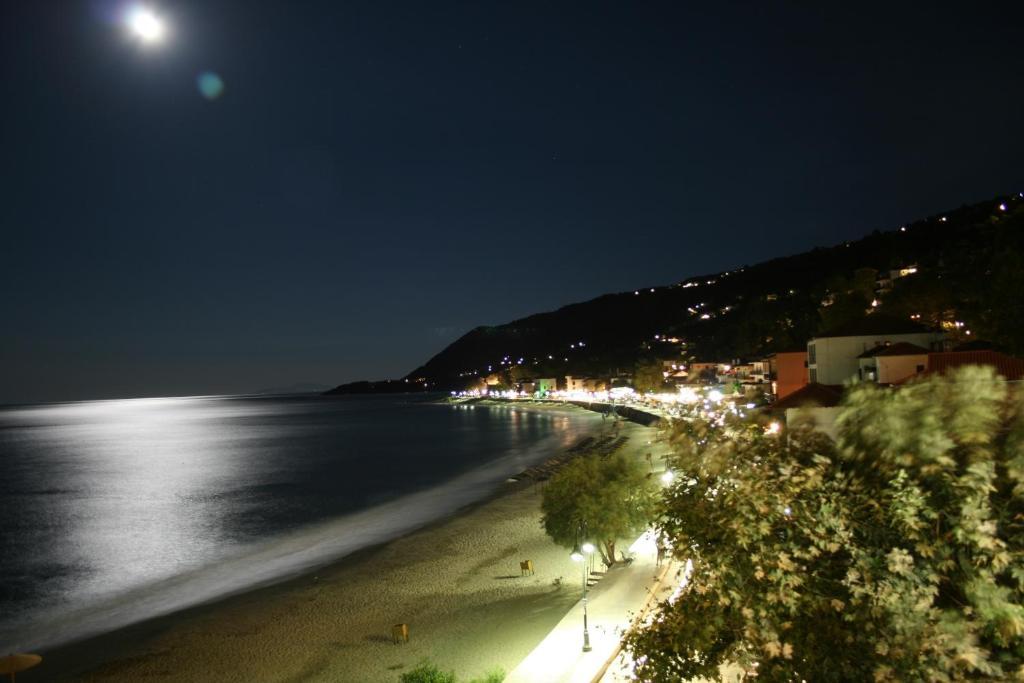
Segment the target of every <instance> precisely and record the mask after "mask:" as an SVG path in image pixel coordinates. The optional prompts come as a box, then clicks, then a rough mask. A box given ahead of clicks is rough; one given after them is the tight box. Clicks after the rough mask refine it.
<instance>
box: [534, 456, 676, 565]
mask: <svg viewBox="0 0 1024 683" xmlns="http://www.w3.org/2000/svg"><path fill="white" fill-rule="evenodd" d="M656 503H657V498H656V489H655V487H654V485H653V483H652V481H651V479H650V477H648V476H647V472H645V471H644V467H643V463H642V462H641V461H640V460H639V459H638V458H636V457H632V456H629V455H626V454H625V453H616V454H614V455H611V456H608V457H604V458H602V457H598V456H595V455H590V456H581V457H578V458H576V459H575V460H572V461H571V462H570V463H569V464H568V465H566V466H565V467H564V468H563V469H562V470H560V471H559V472H558V473H557V474H556V475H555V476H553V477H552V478H551V481H550V482H548V485H547V486H546V487H545V488H544V499H543V501H542V503H541V510H542V511H543V512H544V517H543V519H542V520H541V523H542V524H543V525H544V530H545V531H546V532H547V533H548V535H549V536H550V537H551V538H552V540H554V541H555V543H558V544H559V545H561V546H563V547H565V548H570V549H571V548H574V547H576V546H578V545H579V544H580V543H581V542H583V541H588V540H589V541H593V542H596V545H597V547H598V550H599V551H600V553H601V559H602V560H603V561H604V563H605V564H606V565H612V564H614V563H615V544H616V542H617V541H618V540H620V539H622V538H626V537H627V536H629V535H630V534H634V533H638V532H640V531H641V530H642V529H643V528H644V527H646V526H647V525H648V524H650V523H651V521H652V520H653V519H654V512H655V505H656ZM584 525H585V527H586V530H587V535H588V538H582V539H581V538H580V531H581V528H582V527H583V526H584Z"/></svg>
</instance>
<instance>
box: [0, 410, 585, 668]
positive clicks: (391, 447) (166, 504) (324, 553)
mask: <svg viewBox="0 0 1024 683" xmlns="http://www.w3.org/2000/svg"><path fill="white" fill-rule="evenodd" d="M600 423H601V418H600V416H599V415H597V414H593V413H587V412H584V411H580V410H572V409H568V408H567V409H564V410H558V409H553V410H543V411H534V410H529V409H526V408H523V407H518V406H512V405H493V406H485V405H479V404H477V405H451V404H447V403H444V402H442V401H438V400H425V399H424V398H422V397H419V396H410V395H403V396H377V397H323V396H316V395H292V396H203V397H187V398H145V399H127V400H110V401H83V402H75V403H59V404H45V405H32V406H9V407H2V408H0V651H4V652H17V651H34V650H39V649H42V648H44V647H47V646H53V645H57V644H61V643H67V642H71V641H75V640H78V639H81V638H84V637H87V636H91V635H96V634H99V633H104V632H108V631H112V630H115V629H117V628H120V627H123V626H127V625H129V624H133V623H137V622H140V621H143V620H146V619H149V618H152V617H156V616H160V615H164V614H168V613H171V612H174V611H177V610H181V609H184V608H187V607H190V606H194V605H197V604H200V603H204V602H209V601H212V600H215V599H218V598H221V597H224V596H227V595H230V594H233V593H238V592H241V591H244V590H246V589H250V588H254V587H257V586H262V585H266V584H269V583H273V582H277V581H281V580H284V579H287V578H290V577H293V576H296V575H298V574H301V573H304V572H308V571H310V570H312V569H314V568H316V567H319V566H323V565H326V564H328V563H330V562H333V561H335V560H338V559H339V558H342V557H344V556H346V555H348V554H350V553H353V552H355V551H357V550H360V549H362V548H366V547H369V546H372V545H375V544H379V543H382V542H385V541H388V540H390V539H394V538H396V537H398V536H401V535H403V534H406V533H408V532H410V531H412V530H415V529H417V528H419V527H422V526H424V525H427V524H429V523H431V522H434V521H436V520H439V519H442V518H444V517H446V516H450V515H451V514H452V513H454V512H456V511H457V510H459V509H460V508H463V507H465V506H466V505H469V504H472V503H474V502H477V501H480V500H483V499H485V498H487V497H488V496H490V495H492V494H493V493H494V492H496V491H497V490H498V489H500V488H501V487H502V486H506V485H507V484H506V481H507V480H508V479H509V478H514V477H515V476H516V475H517V474H519V473H520V472H522V471H523V470H524V469H526V468H528V467H530V466H531V465H535V464H537V463H539V462H542V461H544V460H546V459H547V458H549V457H551V456H553V455H556V454H557V453H559V452H560V451H561V450H563V449H564V448H566V447H568V446H570V445H572V444H573V443H575V442H577V441H578V440H579V439H581V438H583V437H584V436H586V435H587V434H589V433H590V432H592V431H593V430H595V429H597V428H598V426H599V425H600Z"/></svg>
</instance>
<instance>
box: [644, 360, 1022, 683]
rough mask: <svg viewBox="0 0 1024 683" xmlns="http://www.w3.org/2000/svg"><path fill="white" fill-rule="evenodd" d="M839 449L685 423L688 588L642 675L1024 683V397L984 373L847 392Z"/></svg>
mask: <svg viewBox="0 0 1024 683" xmlns="http://www.w3.org/2000/svg"><path fill="white" fill-rule="evenodd" d="M837 424H838V428H839V437H838V440H837V442H836V443H835V444H833V443H832V442H830V441H828V440H827V439H826V438H825V437H822V436H821V435H817V434H814V433H811V432H810V431H809V430H802V429H794V430H791V431H790V432H789V433H788V434H783V435H770V434H766V433H765V430H764V429H763V428H762V427H759V426H757V425H753V424H750V423H746V424H737V423H734V424H728V425H725V426H712V425H709V424H706V423H684V424H680V425H678V426H676V427H675V428H674V429H675V431H674V432H673V433H672V434H671V439H672V442H673V444H674V449H673V450H674V467H676V468H677V469H678V471H679V472H681V473H686V474H683V475H682V476H679V477H677V480H676V484H675V485H674V486H673V487H672V488H671V489H670V490H669V491H668V492H666V496H665V502H664V513H665V522H664V530H665V533H666V535H667V536H668V537H669V538H670V539H671V540H672V542H673V543H674V548H675V550H674V552H675V554H676V556H677V557H679V558H680V559H683V558H689V559H691V560H692V561H693V565H694V569H693V574H692V578H691V581H690V583H689V585H688V586H687V588H686V589H685V590H684V591H683V593H682V594H681V596H680V597H679V598H678V599H677V600H675V601H674V602H671V603H670V602H668V601H666V602H664V603H662V604H661V605H660V606H659V610H658V611H657V612H656V614H655V616H654V619H653V621H652V622H651V623H650V624H649V625H648V626H646V627H644V628H641V629H638V630H635V631H633V632H631V633H630V634H629V635H628V636H627V639H626V644H627V647H628V648H629V649H630V650H631V651H632V654H633V656H634V658H636V659H637V660H638V668H637V673H638V676H639V677H640V679H641V680H649V681H669V680H671V681H676V680H680V679H685V678H689V677H692V676H707V677H709V678H716V677H717V671H718V666H719V664H722V663H726V662H732V663H737V664H739V665H740V666H742V667H743V668H744V669H745V670H748V671H749V670H752V669H754V668H756V670H757V673H758V680H764V681H774V680H780V681H781V680H785V681H798V680H801V679H804V680H809V681H810V680H813V681H828V680H876V681H897V680H931V681H947V680H960V679H966V678H972V679H1000V680H1006V679H1011V678H1012V679H1018V680H1020V679H1024V666H1022V665H1024V606H1022V603H1024V599H1022V598H1024V563H1022V551H1024V402H1022V392H1021V390H1020V389H1019V388H1017V387H1013V388H1011V387H1010V386H1009V385H1008V384H1007V383H1005V382H1000V381H996V377H995V376H994V374H993V373H992V372H991V371H990V370H988V369H983V368H966V369H964V370H962V371H961V372H959V373H957V374H955V375H953V376H951V377H948V378H931V379H928V380H926V381H923V382H920V383H916V384H912V385H909V386H906V387H904V388H902V389H900V390H898V391H891V390H886V389H879V388H878V387H875V386H873V385H862V386H859V387H856V388H854V389H853V390H852V391H851V392H850V395H849V398H848V399H847V400H846V402H845V404H844V406H843V408H842V409H841V411H840V417H839V419H838V423H837Z"/></svg>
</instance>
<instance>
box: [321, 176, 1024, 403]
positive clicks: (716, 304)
mask: <svg viewBox="0 0 1024 683" xmlns="http://www.w3.org/2000/svg"><path fill="white" fill-rule="evenodd" d="M1022 235H1024V199H1022V197H1021V195H1013V196H1003V197H997V198H995V199H993V200H990V201H986V202H981V203H978V204H974V205H970V206H963V207H961V208H959V209H955V210H952V211H948V212H945V213H940V214H935V215H933V216H930V217H928V218H924V219H921V220H918V221H915V222H913V223H909V224H906V225H903V226H900V227H899V228H897V229H895V230H890V231H885V232H881V231H875V232H873V233H871V234H870V235H867V236H866V237H864V238H862V239H860V240H856V241H851V242H844V243H842V244H839V245H835V246H832V247H818V248H815V249H812V250H810V251H807V252H803V253H800V254H796V255H793V256H785V257H779V258H774V259H771V260H769V261H766V262H764V263H760V264H757V265H753V266H744V267H742V268H738V269H735V270H731V271H725V272H721V273H713V274H708V275H702V276H695V277H690V278H687V279H686V280H683V281H681V282H678V283H675V284H670V285H663V286H657V287H646V288H644V289H638V290H634V291H630V292H620V293H616V294H605V295H603V296H599V297H597V298H595V299H591V300H589V301H584V302H580V303H575V304H570V305H568V306H564V307H562V308H559V309H558V310H555V311H549V312H545V313H538V314H535V315H531V316H528V317H526V318H522V319H519V320H514V321H512V322H509V323H506V324H503V325H495V326H484V327H477V328H474V329H473V330H471V331H469V332H467V333H466V334H465V335H463V336H462V337H460V338H459V339H457V340H456V341H455V342H453V343H452V344H450V345H449V346H448V347H446V348H445V349H443V350H442V351H441V352H440V353H438V354H437V355H435V356H434V357H433V358H431V359H430V360H428V361H427V362H426V363H425V364H423V365H422V366H420V367H418V368H416V369H415V370H413V371H412V372H410V373H409V374H408V375H406V376H405V377H403V378H400V379H399V380H389V381H385V382H361V383H360V382H357V383H352V384H349V385H342V386H340V387H337V388H335V389H333V390H331V392H329V393H350V392H375V391H403V390H410V389H414V390H421V389H424V388H429V389H431V390H441V389H443V390H448V389H456V388H462V387H463V386H466V385H468V384H470V383H471V382H473V381H478V380H479V378H481V377H483V376H486V375H488V374H492V373H505V374H506V375H509V374H510V373H511V375H512V378H515V376H518V377H525V376H531V377H551V376H556V377H557V376H562V375H566V374H576V375H603V376H609V375H614V374H616V373H617V372H620V371H632V369H633V368H634V366H635V365H636V364H637V362H639V361H643V360H649V359H658V358H689V359H693V358H698V359H702V360H724V359H735V358H753V357H757V356H763V355H765V354H768V353H771V352H774V351H780V350H786V349H790V348H800V347H802V346H803V344H804V343H805V342H806V340H807V339H808V338H810V337H811V336H812V335H814V334H815V333H816V332H819V331H821V329H823V328H824V327H827V326H830V325H831V324H836V323H839V322H842V321H843V320H845V319H848V318H850V317H854V316H863V315H864V314H865V313H866V312H870V311H873V310H881V311H885V312H886V313H887V314H891V315H898V316H905V317H907V318H912V319H914V320H919V321H920V322H922V323H925V324H928V325H929V326H932V327H941V328H943V329H946V330H947V331H949V332H950V333H951V334H952V335H953V336H957V335H959V336H960V337H963V338H964V340H970V339H977V338H979V337H980V336H983V337H984V338H986V339H990V340H992V341H996V342H998V343H1000V344H1001V345H1002V346H1004V347H1005V348H1007V349H1008V350H1011V351H1016V352H1020V351H1021V350H1022V349H1021V346H1022V345H1024V343H1022V340H1021V339H1020V337H1021V334H1022V332H1021V330H1020V329H1018V328H1021V327H1024V325H1021V324H1019V322H1017V321H1020V320H1024V310H1022V308H1021V306H1022V304H1021V302H1020V296H1019V294H1017V293H1019V292H1020V291H1021V285H1022V284H1024V280H1022V277H1024V274H1022V273H1024V262H1022V260H1021V253H1022V252H1024V241H1022ZM892 271H896V272H895V273H893V272H892ZM901 271H902V272H903V276H901V275H900V272H901ZM893 275H895V277H893ZM1011 293H1012V294H1011ZM958 323H959V324H958ZM970 335H973V337H972V336H970Z"/></svg>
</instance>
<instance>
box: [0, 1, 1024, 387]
mask: <svg viewBox="0 0 1024 683" xmlns="http://www.w3.org/2000/svg"><path fill="white" fill-rule="evenodd" d="M775 5H776V3H749V4H746V5H726V4H724V3H700V6H699V7H687V6H686V3H682V2H672V3H664V4H662V3H652V2H621V3H615V4H605V3H596V2H588V3H581V4H579V5H570V4H568V3H554V2H543V3H536V4H530V3H522V2H515V3H512V2H506V3H500V4H497V3H488V2H467V3H464V4H463V3H446V2H438V1H432V2H423V1H421V0H417V1H415V2H408V3H398V2H380V1H374V2H344V1H341V0H332V1H330V2H285V1H284V0H281V1H279V2H260V1H256V0H245V1H244V2H242V1H241V0H239V1H237V2H218V1H211V0H204V1H202V2H199V1H196V2H187V1H185V0H182V1H175V0H160V1H159V2H158V3H154V4H152V5H151V6H152V7H153V8H154V10H155V12H156V13H158V14H159V15H160V16H162V17H163V18H164V19H165V20H166V22H167V27H168V34H167V36H166V37H165V40H163V41H162V42H161V43H160V44H158V45H148V46H143V45H141V44H140V43H139V42H138V41H137V40H135V39H132V38H130V37H129V36H128V35H127V31H126V29H125V27H124V26H123V25H122V24H121V23H120V22H119V21H118V16H119V15H118V3H114V2H102V1H94V2H73V1H71V0H52V1H47V0H31V1H28V0H25V1H20V0H7V1H5V2H2V3H0V136H2V137H0V143H2V144H0V181H2V185H0V187H2V189H0V229H2V237H3V239H2V247H0V314H2V318H0V320H2V323H0V325H2V326H0V403H15V402H32V401H48V400H65V399H79V398H103V397H118V396H159V395H182V394H206V393H230V392H249V391H257V390H260V389H263V388H267V387H275V386H282V385H289V384H292V383H296V382H317V383H322V384H325V385H333V384H336V383H340V382H343V381H349V380H355V379H373V378H383V377H389V376H399V375H402V374H404V373H406V372H408V371H409V370H411V369H412V368H414V367H415V366H417V365H418V364H419V363H421V362H422V361H424V360H426V359H427V358H428V357H429V356H431V355H433V354H434V353H436V352H437V351H439V350H440V349H441V348H443V347H444V346H445V345H446V344H447V343H449V342H450V341H452V340H454V339H455V338H457V337H458V336H459V335H461V334H462V333H464V332H465V331H467V330H469V329H470V328H472V327H475V326H477V325H480V324H497V323H501V322H506V321H508V320H511V319H514V318H516V317H521V316H524V315H527V314H530V313H535V312H539V311H543V310H549V309H553V308H557V307H559V306H561V305H564V304H567V303H571V302H573V301H579V300H583V299H588V298H591V297H593V296H597V295H599V294H602V293H605V292H610V291H620V290H626V289H632V288H634V287H639V286H645V285H655V284H667V283H671V282H675V281H678V280H681V279H683V278H685V277H687V276H689V275H693V274H698V273H707V272H714V271H718V270H723V269H727V268H730V267H733V266H737V265H741V264H744V263H755V262H758V261H762V260H765V259H767V258H769V257H772V256H779V255H785V254H790V253H795V252H798V251H802V250H804V249H807V248H810V247H813V246H816V245H827V244H832V243H835V242H838V241H841V240H843V239H847V238H855V237H858V236H861V235H863V234H866V233H868V232H870V231H871V230H873V229H890V228H893V227H895V226H896V225H898V224H899V223H900V222H903V221H908V220H911V219H915V218H918V217H922V216H925V215H928V214H931V213H935V212H938V211H941V210H943V209H947V208H951V207H955V206H959V205H960V204H963V203H967V202H973V201H977V200H981V199H986V198H989V197H991V196H993V195H996V194H999V193H1009V192H1016V191H1019V190H1022V189H1024V163H1022V159H1024V135H1022V126H1024V87H1022V84H1024V47H1022V44H1021V26H1022V25H1024V23H1022V19H1024V12H1022V10H1021V8H1022V6H1024V3H1020V2H1017V3H1012V4H1011V3H1007V4H1005V5H996V4H991V3H965V2H959V3H952V4H950V6H948V7H940V6H939V5H937V4H935V3H919V4H917V5H916V6H911V4H910V3H880V4H877V5H871V4H867V3H831V2H829V3H817V4H815V3H800V4H792V5H787V6H775ZM817 5H828V7H827V8H823V7H821V6H817ZM207 71H209V72H213V73H216V74H217V75H219V77H220V78H221V79H222V81H223V84H224V89H223V92H222V93H221V94H220V96H219V97H215V98H207V97H204V96H203V95H202V94H201V93H200V91H199V89H198V88H197V76H198V75H199V74H200V73H202V72H207Z"/></svg>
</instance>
